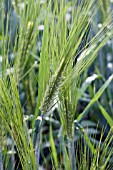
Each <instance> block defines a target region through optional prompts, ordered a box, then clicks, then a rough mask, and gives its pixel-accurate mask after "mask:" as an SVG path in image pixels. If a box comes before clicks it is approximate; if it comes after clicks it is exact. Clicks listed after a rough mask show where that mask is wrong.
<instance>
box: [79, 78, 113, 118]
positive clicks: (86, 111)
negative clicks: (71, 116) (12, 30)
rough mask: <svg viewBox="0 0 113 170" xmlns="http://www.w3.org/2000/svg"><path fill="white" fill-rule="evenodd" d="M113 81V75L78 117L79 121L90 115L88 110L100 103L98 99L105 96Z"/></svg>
mask: <svg viewBox="0 0 113 170" xmlns="http://www.w3.org/2000/svg"><path fill="white" fill-rule="evenodd" d="M112 79H113V75H111V76H110V77H109V78H108V80H107V81H106V82H105V83H104V84H103V86H102V87H101V88H100V89H99V90H98V92H97V93H96V94H95V95H94V97H93V99H92V100H91V101H90V103H89V104H88V105H87V106H86V108H85V109H84V111H83V112H82V113H81V114H80V115H79V116H78V117H77V120H78V121H80V120H81V119H82V118H83V117H84V116H86V115H87V114H88V110H89V108H90V107H91V106H92V105H93V104H94V103H95V102H97V101H98V99H99V98H100V97H101V95H102V94H103V92H104V91H105V89H106V88H107V87H108V85H109V84H110V82H111V81H112Z"/></svg>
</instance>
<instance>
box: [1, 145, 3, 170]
mask: <svg viewBox="0 0 113 170" xmlns="http://www.w3.org/2000/svg"><path fill="white" fill-rule="evenodd" d="M0 170H3V164H2V149H1V148H0Z"/></svg>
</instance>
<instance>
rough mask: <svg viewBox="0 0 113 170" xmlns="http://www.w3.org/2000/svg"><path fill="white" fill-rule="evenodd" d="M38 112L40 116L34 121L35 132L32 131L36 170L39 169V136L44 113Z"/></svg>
mask: <svg viewBox="0 0 113 170" xmlns="http://www.w3.org/2000/svg"><path fill="white" fill-rule="evenodd" d="M39 113H40V116H38V118H37V119H36V121H35V132H34V139H33V143H34V148H35V157H36V163H37V170H38V169H39V159H40V136H41V127H42V120H43V117H44V115H43V114H42V113H41V112H39Z"/></svg>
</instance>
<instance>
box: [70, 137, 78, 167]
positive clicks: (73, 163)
mask: <svg viewBox="0 0 113 170" xmlns="http://www.w3.org/2000/svg"><path fill="white" fill-rule="evenodd" d="M68 151H69V157H70V159H71V166H72V170H76V163H75V148H74V138H72V139H69V140H68Z"/></svg>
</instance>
